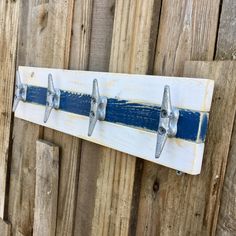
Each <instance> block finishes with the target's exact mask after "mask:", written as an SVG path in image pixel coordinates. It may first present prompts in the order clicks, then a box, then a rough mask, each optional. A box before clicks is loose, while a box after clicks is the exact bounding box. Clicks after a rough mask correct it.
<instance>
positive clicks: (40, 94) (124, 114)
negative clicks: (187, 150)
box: [26, 86, 208, 142]
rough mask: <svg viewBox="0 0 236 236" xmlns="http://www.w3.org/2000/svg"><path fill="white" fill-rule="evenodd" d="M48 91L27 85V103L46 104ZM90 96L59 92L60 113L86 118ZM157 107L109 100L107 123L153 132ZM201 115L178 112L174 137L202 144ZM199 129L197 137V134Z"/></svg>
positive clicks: (205, 119)
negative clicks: (176, 130) (69, 113)
mask: <svg viewBox="0 0 236 236" xmlns="http://www.w3.org/2000/svg"><path fill="white" fill-rule="evenodd" d="M46 94H47V89H46V88H42V87H35V86H28V90H27V98H26V101H27V102H29V103H36V104H40V105H45V104H46ZM90 100H91V96H90V95H86V94H78V93H72V92H68V91H62V90H61V99H60V108H59V109H60V110H62V111H66V112H71V113H74V114H78V115H84V116H89V111H90ZM159 114H160V107H159V106H151V105H146V104H138V103H131V102H129V101H126V100H118V99H114V98H108V103H107V110H106V119H105V120H106V121H108V122H112V123H118V124H122V125H126V126H131V127H136V128H142V129H145V130H150V131H154V132H156V130H157V127H158V123H159ZM200 116H201V114H200V112H195V111H191V110H184V109H180V116H179V121H178V132H177V134H176V137H177V138H181V139H185V140H189V141H194V142H204V140H205V136H206V130H207V123H208V115H207V114H204V116H203V119H202V120H201V119H200ZM199 127H200V135H199V136H200V137H199V139H198V131H199Z"/></svg>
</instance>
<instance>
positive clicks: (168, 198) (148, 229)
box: [137, 0, 220, 235]
mask: <svg viewBox="0 0 236 236" xmlns="http://www.w3.org/2000/svg"><path fill="white" fill-rule="evenodd" d="M219 9H220V1H218V0H217V1H215V0H209V1H204V0H200V1H199V0H193V1H188V0H177V1H175V3H174V4H173V2H172V1H171V0H164V1H162V10H161V19H160V27H159V32H158V40H157V49H156V56H155V58H156V59H155V70H154V72H155V74H159V75H175V76H181V75H182V73H183V71H184V62H185V61H186V60H212V59H213V56H214V49H215V42H216V35H217V22H218V17H219ZM195 179H198V181H197V180H195ZM214 181H215V180H212V181H211V180H210V176H208V178H207V179H203V178H199V177H198V176H196V177H190V176H187V175H182V176H177V175H176V173H175V171H173V170H169V169H167V168H165V167H161V166H158V165H153V164H151V163H148V162H144V167H143V176H142V181H141V193H140V202H139V211H138V224H137V225H138V227H137V235H188V234H191V235H209V234H210V233H211V231H212V230H213V231H214V229H213V228H214V226H213V221H212V217H213V216H214V211H213V210H212V209H211V211H210V212H204V211H203V209H204V206H205V204H210V202H211V201H212V199H214V197H213V198H211V196H210V195H209V192H208V191H207V190H203V191H199V188H200V189H204V186H206V184H209V185H211V184H214V183H215V182H214ZM216 182H217V181H216ZM215 186H216V191H218V182H217V183H216V185H215ZM195 201H198V202H199V205H198V207H199V208H197V209H195V208H193V205H194V203H195ZM215 203H217V201H215V200H214V202H212V204H213V205H214V204H215ZM204 214H206V215H205V216H204Z"/></svg>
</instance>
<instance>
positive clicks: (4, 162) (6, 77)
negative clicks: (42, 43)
mask: <svg viewBox="0 0 236 236" xmlns="http://www.w3.org/2000/svg"><path fill="white" fill-rule="evenodd" d="M19 2H20V1H14V2H9V1H6V0H4V1H1V2H0V78H1V80H0V101H1V105H0V217H1V218H2V219H3V218H4V208H5V198H6V178H7V168H8V155H9V147H10V143H11V140H10V133H11V127H12V123H11V118H12V112H11V111H12V97H13V90H14V77H15V59H16V47H17V31H18V19H19Z"/></svg>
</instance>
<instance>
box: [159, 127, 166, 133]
mask: <svg viewBox="0 0 236 236" xmlns="http://www.w3.org/2000/svg"><path fill="white" fill-rule="evenodd" d="M158 132H159V134H161V135H163V134H165V133H166V129H165V128H163V127H162V126H161V127H159V130H158Z"/></svg>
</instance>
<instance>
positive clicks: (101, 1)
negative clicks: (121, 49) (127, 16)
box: [89, 0, 115, 71]
mask: <svg viewBox="0 0 236 236" xmlns="http://www.w3.org/2000/svg"><path fill="white" fill-rule="evenodd" d="M114 11H115V0H94V6H93V19H92V29H91V44H90V54H89V69H90V70H93V71H108V69H109V61H110V54H111V40H112V30H113V22H114Z"/></svg>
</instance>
